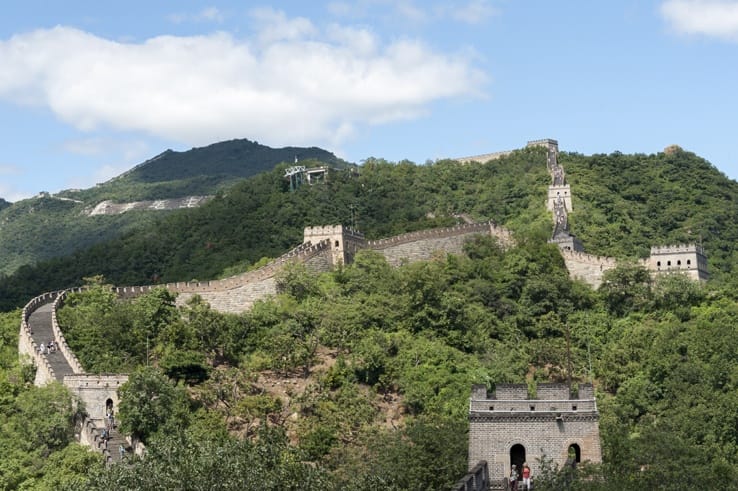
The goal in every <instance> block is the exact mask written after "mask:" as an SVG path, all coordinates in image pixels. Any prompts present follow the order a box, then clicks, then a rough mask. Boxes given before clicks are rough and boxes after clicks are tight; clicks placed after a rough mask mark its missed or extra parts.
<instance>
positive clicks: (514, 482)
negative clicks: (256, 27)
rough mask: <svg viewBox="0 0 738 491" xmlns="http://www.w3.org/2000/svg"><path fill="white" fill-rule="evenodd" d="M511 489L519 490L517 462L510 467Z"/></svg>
mask: <svg viewBox="0 0 738 491" xmlns="http://www.w3.org/2000/svg"><path fill="white" fill-rule="evenodd" d="M510 491H518V466H516V465H515V464H513V465H512V468H511V469H510Z"/></svg>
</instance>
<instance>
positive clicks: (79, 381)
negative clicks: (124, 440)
mask: <svg viewBox="0 0 738 491" xmlns="http://www.w3.org/2000/svg"><path fill="white" fill-rule="evenodd" d="M127 381H128V375H121V374H116V375H86V374H80V375H67V376H66V377H64V385H65V386H66V387H67V388H69V390H70V392H71V393H72V394H73V395H75V396H77V397H78V398H79V399H80V400H81V401H82V402H83V403H84V405H85V410H86V411H87V417H88V419H91V420H93V421H94V422H95V424H96V425H97V426H99V427H101V426H100V424H99V423H100V422H102V421H104V419H105V414H106V403H107V401H108V400H110V401H111V402H112V407H113V413H114V414H116V413H117V412H118V404H119V402H120V401H119V399H118V388H120V386H121V385H123V384H124V383H126V382H127Z"/></svg>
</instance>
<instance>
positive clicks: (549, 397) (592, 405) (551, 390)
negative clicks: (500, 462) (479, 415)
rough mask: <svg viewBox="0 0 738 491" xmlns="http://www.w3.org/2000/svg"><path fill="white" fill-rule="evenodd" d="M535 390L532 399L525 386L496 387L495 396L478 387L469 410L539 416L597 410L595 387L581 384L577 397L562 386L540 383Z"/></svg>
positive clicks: (474, 388) (565, 385) (473, 390)
mask: <svg viewBox="0 0 738 491" xmlns="http://www.w3.org/2000/svg"><path fill="white" fill-rule="evenodd" d="M535 389H536V394H535V396H532V395H531V394H529V392H528V386H527V385H526V384H497V386H496V387H495V390H494V392H492V393H487V391H486V387H485V386H484V385H475V386H473V387H472V396H471V401H470V408H469V409H470V411H471V412H472V413H476V412H483V413H489V414H490V415H492V414H493V413H495V414H503V415H509V414H511V413H526V414H531V413H534V412H535V415H536V416H539V417H540V416H543V415H545V414H547V413H552V412H553V413H557V414H560V413H566V412H569V413H578V414H582V413H586V412H588V411H589V412H591V411H596V410H597V404H596V401H595V398H594V388H593V387H592V384H580V385H579V391H578V393H576V394H574V393H572V392H571V391H570V390H569V386H568V385H567V384H561V383H540V384H538V385H537V386H536V388H535Z"/></svg>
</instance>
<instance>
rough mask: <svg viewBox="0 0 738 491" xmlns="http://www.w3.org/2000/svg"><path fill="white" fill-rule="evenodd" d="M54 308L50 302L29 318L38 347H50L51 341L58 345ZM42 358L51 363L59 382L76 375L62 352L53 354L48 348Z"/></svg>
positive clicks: (32, 334) (57, 351) (58, 351)
mask: <svg viewBox="0 0 738 491" xmlns="http://www.w3.org/2000/svg"><path fill="white" fill-rule="evenodd" d="M53 308H54V302H53V301H50V302H48V303H46V304H44V305H42V306H41V307H39V308H38V309H36V310H35V311H34V312H33V313H32V314H31V316H30V317H29V318H28V325H29V327H30V328H31V338H32V339H33V341H34V342H35V343H36V345H37V346H41V343H43V345H44V346H48V345H49V341H51V340H54V341H56V342H57V343H58V342H59V341H58V340H57V339H55V338H54V332H53V330H52V329H51V314H52V310H53ZM42 356H43V357H44V358H46V360H47V361H48V362H49V366H51V369H52V370H53V371H54V378H55V379H56V380H58V381H59V382H63V380H64V376H65V375H72V374H73V373H74V370H73V369H72V366H71V365H70V364H69V362H68V361H67V359H66V358H65V357H64V354H62V352H61V351H60V350H56V351H55V352H53V353H52V352H49V351H48V348H47V349H46V353H45V354H42Z"/></svg>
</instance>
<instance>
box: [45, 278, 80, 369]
mask: <svg viewBox="0 0 738 491" xmlns="http://www.w3.org/2000/svg"><path fill="white" fill-rule="evenodd" d="M66 296H67V292H66V291H65V292H61V293H60V294H59V295H58V296H57V297H56V299H55V300H54V306H53V309H52V311H51V330H52V332H53V333H54V339H55V340H56V344H57V346H58V349H59V351H61V353H62V354H63V355H64V358H66V360H67V363H69V366H71V367H72V371H74V373H85V371H84V369H83V368H82V364H80V362H79V360H78V359H77V356H76V355H75V354H74V352H73V351H72V350H71V348H70V347H69V345H68V344H67V340H66V339H65V338H64V334H62V331H61V328H60V327H59V322H58V321H57V318H56V311H57V310H58V309H60V308H61V306H62V305H63V304H64V299H65V298H66Z"/></svg>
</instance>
